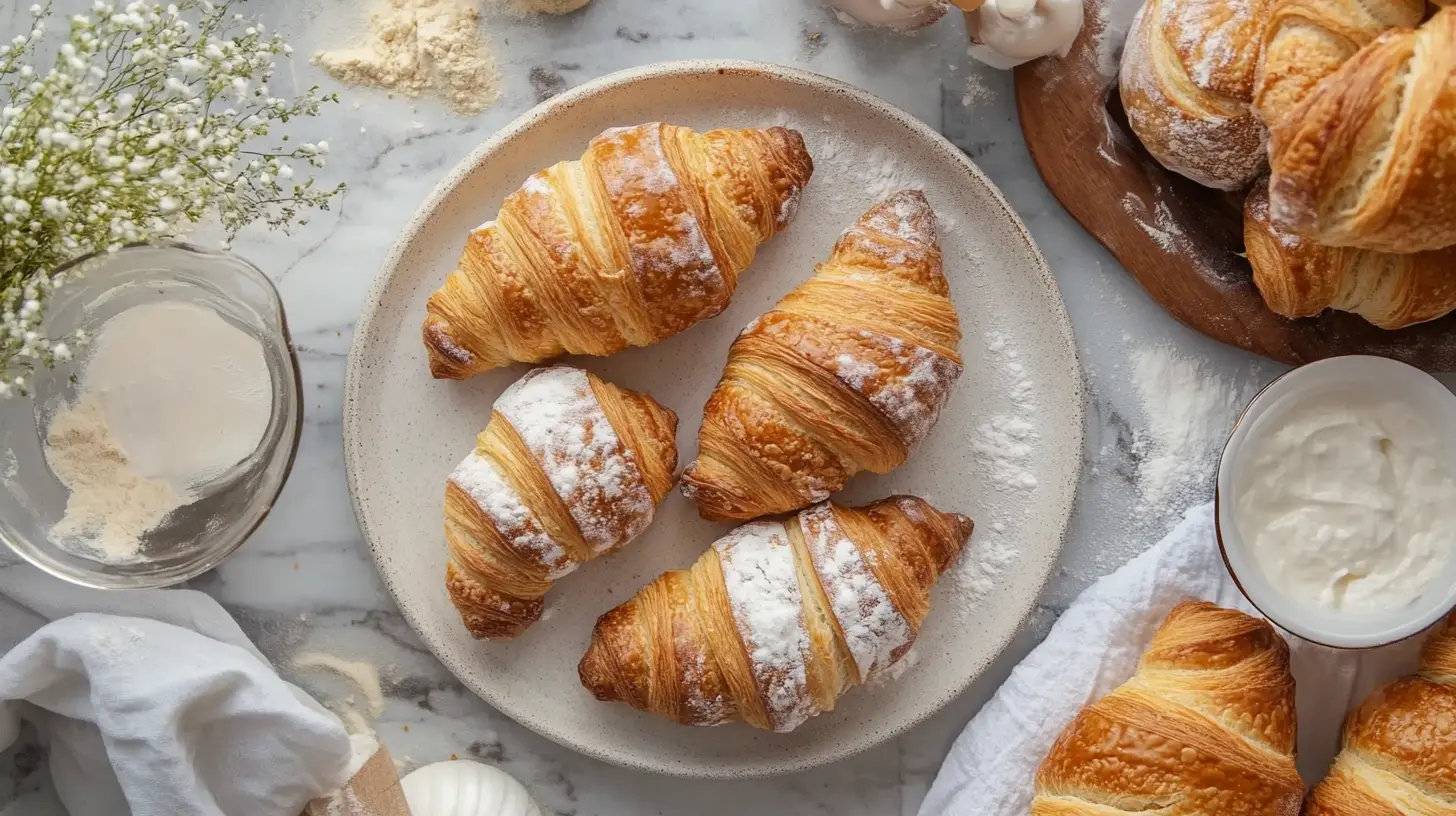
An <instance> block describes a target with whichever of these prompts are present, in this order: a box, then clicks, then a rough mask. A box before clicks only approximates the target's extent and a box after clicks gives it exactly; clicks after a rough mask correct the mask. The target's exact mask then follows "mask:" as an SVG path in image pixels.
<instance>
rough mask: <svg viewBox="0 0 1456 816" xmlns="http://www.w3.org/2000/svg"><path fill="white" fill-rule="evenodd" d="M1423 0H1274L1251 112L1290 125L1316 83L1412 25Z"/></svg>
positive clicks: (1272, 124) (1273, 122)
mask: <svg viewBox="0 0 1456 816" xmlns="http://www.w3.org/2000/svg"><path fill="white" fill-rule="evenodd" d="M1425 13H1426V2H1425V0H1272V4H1271V6H1270V12H1269V22H1268V24H1267V26H1266V27H1265V29H1264V54H1263V57H1262V58H1261V59H1260V61H1259V72H1258V76H1257V78H1256V81H1255V84H1254V109H1255V110H1257V111H1258V113H1259V117H1260V118H1261V119H1263V120H1264V124H1266V125H1268V126H1269V127H1271V128H1273V127H1279V126H1281V125H1284V124H1286V123H1287V122H1288V121H1289V117H1290V115H1291V114H1292V113H1293V112H1294V108H1295V107H1296V106H1297V105H1298V104H1299V103H1300V102H1302V101H1303V100H1304V98H1305V97H1306V96H1308V95H1309V93H1310V91H1312V90H1314V88H1315V86H1316V85H1318V84H1319V82H1320V80H1322V79H1324V78H1325V77H1327V76H1329V75H1330V74H1332V73H1334V72H1335V71H1336V70H1337V69H1338V68H1339V67H1340V66H1341V65H1343V64H1344V63H1345V60H1348V59H1349V58H1350V57H1353V56H1355V53H1356V52H1357V51H1359V50H1360V49H1361V48H1363V47H1365V46H1366V45H1368V44H1369V43H1370V42H1371V41H1372V40H1374V39H1375V38H1376V37H1378V36H1379V35H1380V34H1381V32H1383V31H1385V30H1386V29H1389V28H1393V27H1395V26H1414V25H1418V24H1419V23H1420V22H1421V18H1423V17H1424V16H1425Z"/></svg>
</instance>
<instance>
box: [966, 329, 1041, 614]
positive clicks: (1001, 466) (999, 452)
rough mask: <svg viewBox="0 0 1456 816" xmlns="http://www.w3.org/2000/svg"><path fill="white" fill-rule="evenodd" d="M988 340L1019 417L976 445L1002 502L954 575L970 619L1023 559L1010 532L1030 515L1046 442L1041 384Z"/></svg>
mask: <svg viewBox="0 0 1456 816" xmlns="http://www.w3.org/2000/svg"><path fill="white" fill-rule="evenodd" d="M985 340H986V352H987V355H986V356H987V359H988V361H990V362H991V363H993V364H996V365H999V366H1001V367H1002V368H1003V369H1004V370H1005V372H1006V374H1007V375H1008V376H1009V379H1010V380H1011V387H1010V389H1009V390H1008V392H1007V394H1008V396H1009V397H1010V399H1011V404H1012V406H1013V407H1014V408H1015V412H1014V413H1008V414H998V415H996V416H993V417H991V418H990V419H989V420H987V421H986V422H984V423H982V425H981V427H980V428H979V429H977V434H976V440H975V442H974V443H972V451H973V453H974V454H975V456H976V460H977V462H978V463H979V464H980V465H981V466H982V467H984V468H986V469H987V470H988V471H989V473H990V476H991V480H992V483H993V484H994V485H995V488H996V491H997V493H998V494H1000V495H999V499H1000V500H999V501H998V502H997V503H996V504H994V505H993V506H994V507H996V508H997V510H996V512H995V513H993V515H992V516H991V518H990V519H989V520H985V521H984V522H983V523H980V524H978V525H977V528H976V534H975V537H974V538H972V540H971V543H970V546H969V547H967V550H966V553H965V554H964V555H962V556H961V559H960V562H959V563H958V564H957V565H956V566H955V568H954V569H953V570H952V580H953V581H954V582H955V586H956V589H957V592H958V593H959V594H960V595H961V596H962V597H963V598H967V599H970V602H969V603H962V604H960V605H959V606H958V607H957V608H958V609H959V610H961V613H962V614H963V615H965V614H970V612H971V611H972V610H973V609H974V607H976V606H977V602H978V601H980V600H981V599H983V598H985V597H986V595H987V594H989V593H990V592H991V590H992V589H994V588H995V586H996V582H997V581H998V580H1000V577H1001V576H1002V575H1003V574H1004V573H1005V572H1006V571H1007V570H1008V569H1009V568H1010V567H1011V566H1012V565H1013V564H1015V563H1016V561H1017V560H1018V559H1019V558H1020V557H1021V550H1020V546H1019V543H1018V542H1017V541H1015V540H1013V539H1012V538H1010V537H1008V536H1007V535H1005V533H1006V531H1007V530H1008V529H1010V526H1011V525H1012V523H1013V522H1014V521H1016V520H1017V518H1018V517H1021V516H1024V515H1025V513H1026V511H1027V508H1028V505H1029V499H1030V497H1031V496H1032V495H1033V494H1034V493H1035V491H1036V488H1037V484H1038V482H1037V478H1036V475H1035V474H1033V473H1032V472H1031V470H1030V463H1031V458H1032V455H1033V454H1034V453H1035V451H1036V446H1037V444H1038V443H1039V442H1040V440H1041V435H1040V434H1039V433H1038V432H1037V416H1036V409H1037V401H1036V384H1035V382H1034V381H1033V380H1032V379H1031V376H1030V375H1029V374H1028V372H1027V370H1026V365H1025V363H1024V362H1022V359H1021V355H1020V352H1019V351H1018V350H1017V349H1016V348H1015V346H1014V345H1013V344H1012V343H1011V341H1010V339H1009V338H1007V337H1006V335H1005V334H1004V333H1002V332H998V331H992V332H987V334H986V336H985Z"/></svg>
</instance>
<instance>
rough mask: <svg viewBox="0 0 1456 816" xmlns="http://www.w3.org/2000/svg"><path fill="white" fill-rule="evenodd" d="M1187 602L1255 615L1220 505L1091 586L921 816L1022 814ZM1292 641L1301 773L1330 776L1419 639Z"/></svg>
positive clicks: (965, 748) (952, 761)
mask: <svg viewBox="0 0 1456 816" xmlns="http://www.w3.org/2000/svg"><path fill="white" fill-rule="evenodd" d="M1186 600H1205V601H1213V602H1214V603H1217V604H1219V605H1221V606H1226V607H1232V608H1236V609H1242V610H1244V611H1247V612H1253V611H1254V610H1253V608H1252V607H1251V606H1250V605H1249V604H1248V602H1247V601H1246V600H1245V599H1244V597H1243V595H1241V594H1240V593H1239V591H1238V588H1237V587H1236V586H1234V583H1233V579H1232V578H1231V577H1230V576H1229V574H1228V570H1227V568H1226V567H1225V566H1224V563H1223V558H1222V557H1221V556H1220V554H1219V550H1218V542H1217V539H1216V538H1215V536H1214V530H1213V505H1211V504H1209V505H1204V506H1202V507H1197V508H1194V509H1192V510H1189V511H1188V513H1187V515H1186V516H1185V517H1184V518H1183V521H1182V522H1181V523H1180V524H1179V525H1178V526H1177V527H1176V528H1175V529H1174V530H1173V531H1172V532H1171V533H1169V534H1168V536H1167V537H1166V538H1164V539H1163V540H1162V541H1160V542H1159V543H1158V544H1156V545H1155V546H1154V547H1153V548H1152V549H1150V550H1148V551H1147V552H1145V553H1143V554H1142V555H1140V556H1138V557H1137V558H1134V559H1133V560H1132V561H1129V562H1128V563H1127V564H1126V565H1125V566H1123V567H1122V568H1121V569H1119V570H1118V571H1116V572H1114V573H1113V574H1111V575H1109V576H1107V577H1106V578H1103V579H1102V580H1100V581H1098V582H1097V583H1095V584H1093V585H1092V586H1091V587H1089V588H1088V589H1087V590H1086V591H1085V592H1083V593H1082V595H1081V596H1080V597H1078V598H1077V600H1076V601H1075V602H1074V603H1073V604H1072V605H1071V607H1070V608H1068V609H1067V611H1066V612H1065V613H1063V614H1062V616H1061V618H1060V619H1059V620H1058V621H1057V623H1056V625H1055V626H1054V627H1052V631H1051V633H1050V634H1049V635H1047V639H1046V640H1045V641H1043V642H1042V644H1041V645H1040V646H1038V647H1037V648H1036V649H1035V650H1033V651H1032V652H1031V654H1029V655H1028V656H1027V657H1026V659H1025V660H1023V661H1022V663H1021V665H1019V666H1017V668H1016V669H1015V671H1013V672H1012V674H1011V677H1010V678H1009V679H1007V681H1006V683H1005V684H1004V685H1003V686H1002V687H1001V689H1000V690H999V691H997V692H996V696H995V697H994V698H992V700H991V701H990V702H989V703H987V704H986V705H985V707H983V708H982V709H981V711H980V713H978V714H977V715H976V716H975V718H974V719H972V720H971V723H970V725H968V726H967V727H966V730H965V731H964V732H962V733H961V735H960V737H959V738H957V739H956V741H955V744H954V745H953V746H952V747H951V750H950V755H949V756H948V757H946V760H945V764H943V765H942V766H941V768H940V773H939V774H938V775H937V776H936V778H935V783H934V784H933V785H932V786H931V788H930V794H929V795H928V796H927V797H926V798H925V801H924V802H923V803H922V804H921V806H920V816H953V815H954V816H970V815H971V814H975V816H1025V814H1026V813H1027V811H1028V809H1029V808H1030V806H1031V792H1032V783H1033V779H1034V777H1035V776H1036V769H1037V767H1038V766H1039V765H1040V764H1041V761H1042V758H1043V757H1045V756H1046V754H1047V751H1048V750H1050V749H1051V746H1052V743H1053V742H1055V741H1056V738H1057V735H1058V734H1060V733H1061V731H1062V729H1063V728H1064V727H1065V726H1066V725H1067V723H1069V722H1071V720H1072V718H1073V717H1074V716H1075V715H1076V713H1077V712H1078V711H1079V710H1080V709H1081V708H1082V707H1083V706H1084V705H1086V704H1088V703H1090V702H1092V701H1093V700H1096V699H1097V698H1099V697H1101V696H1103V695H1104V694H1106V693H1107V692H1109V691H1111V690H1112V689H1114V688H1116V687H1117V686H1118V685H1120V684H1122V683H1123V682H1124V681H1126V680H1127V679H1128V678H1129V677H1131V676H1132V674H1133V672H1134V671H1135V670H1136V668H1137V661H1138V658H1139V657H1140V656H1141V654H1142V652H1143V649H1144V648H1146V647H1147V644H1148V642H1149V641H1150V640H1151V639H1152V636H1153V632H1154V631H1155V630H1156V629H1157V627H1158V624H1160V623H1162V620H1163V618H1164V617H1165V616H1166V615H1167V614H1168V612H1169V611H1170V610H1171V609H1172V608H1173V607H1174V606H1176V605H1177V604H1178V603H1180V602H1182V601H1186ZM1286 638H1287V639H1288V640H1289V641H1290V649H1291V653H1292V658H1291V659H1292V668H1293V671H1294V678H1295V686H1296V690H1297V710H1298V718H1299V766H1300V772H1301V774H1303V776H1304V778H1305V781H1306V782H1314V781H1317V780H1318V779H1319V778H1320V777H1321V776H1323V775H1324V773H1325V770H1326V769H1327V768H1328V767H1329V763H1330V760H1331V759H1333V757H1334V755H1335V753H1336V751H1337V750H1338V747H1339V745H1338V743H1339V731H1340V725H1341V723H1342V721H1343V720H1344V716H1345V714H1346V712H1347V711H1348V710H1349V708H1350V706H1351V704H1352V702H1359V701H1360V700H1361V699H1363V698H1364V697H1365V695H1366V694H1368V693H1369V692H1370V691H1371V690H1372V689H1373V688H1374V687H1375V686H1377V685H1379V684H1381V683H1384V682H1385V681H1387V680H1389V679H1391V678H1393V677H1396V676H1399V675H1401V674H1405V673H1408V672H1410V671H1411V670H1412V669H1414V667H1415V663H1416V655H1417V652H1419V650H1420V643H1421V639H1420V638H1412V639H1411V640H1408V641H1406V642H1404V643H1399V644H1396V645H1394V646H1390V647H1387V648H1385V649H1379V650H1372V651H1368V652H1341V651H1337V650H1333V649H1326V648H1324V647H1321V646H1315V645H1313V644H1310V643H1306V642H1304V641H1300V640H1298V639H1296V638H1294V637H1293V636H1289V635H1286Z"/></svg>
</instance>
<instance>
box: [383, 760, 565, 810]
mask: <svg viewBox="0 0 1456 816" xmlns="http://www.w3.org/2000/svg"><path fill="white" fill-rule="evenodd" d="M399 786H400V788H401V789H402V790H403V791H404V798H405V801H407V802H409V806H410V811H411V812H412V813H413V814H414V816H541V808H540V807H538V806H537V805H536V803H535V802H534V801H533V800H532V799H531V794H529V793H527V792H526V788H525V787H524V786H523V785H521V783H520V782H517V781H516V780H515V778H514V777H512V776H511V775H510V774H508V773H506V772H505V771H502V770H500V769H499V768H494V767H492V766H490V765H484V764H481V763H479V762H471V761H469V760H463V759H459V760H450V761H448V762H436V763H434V764H433V765H426V766H425V767H423V768H419V769H418V770H415V771H414V772H412V773H410V774H409V775H408V776H406V777H405V778H404V779H402V780H400V783H399Z"/></svg>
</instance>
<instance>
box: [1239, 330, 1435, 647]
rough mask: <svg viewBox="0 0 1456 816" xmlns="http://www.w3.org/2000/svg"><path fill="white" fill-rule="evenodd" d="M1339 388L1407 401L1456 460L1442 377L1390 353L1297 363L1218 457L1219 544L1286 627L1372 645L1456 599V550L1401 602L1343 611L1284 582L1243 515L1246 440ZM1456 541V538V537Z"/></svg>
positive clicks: (1403, 633) (1244, 585)
mask: <svg viewBox="0 0 1456 816" xmlns="http://www.w3.org/2000/svg"><path fill="white" fill-rule="evenodd" d="M1331 394H1334V395H1340V394H1350V395H1352V396H1357V395H1365V396H1368V395H1370V394H1378V395H1380V396H1382V397H1384V398H1387V399H1391V400H1395V401H1398V402H1401V403H1403V404H1405V405H1407V406H1408V407H1410V408H1411V409H1412V410H1413V411H1415V412H1416V413H1418V414H1419V415H1420V416H1421V417H1422V418H1424V419H1425V420H1426V421H1427V422H1428V423H1429V425H1430V427H1431V430H1432V431H1433V432H1434V433H1435V434H1436V436H1437V438H1438V440H1439V443H1440V445H1441V451H1440V453H1439V455H1440V457H1441V458H1442V459H1443V460H1444V461H1445V462H1447V463H1451V464H1452V465H1456V394H1452V393H1451V391H1450V390H1449V389H1447V388H1446V387H1445V386H1444V385H1442V384H1441V383H1440V382H1438V381H1437V380H1436V379H1435V378H1434V377H1432V376H1431V375H1429V374H1427V373H1425V372H1424V371H1421V370H1420V369H1418V368H1413V367H1411V366H1408V365H1406V364H1405V363H1401V362H1397V361H1395V360H1388V359H1386V358H1384V357H1368V356H1349V357H1333V358H1330V359H1327V360H1320V361H1319V362H1315V363H1310V364H1309V365H1305V366H1302V367H1300V368H1296V369H1294V370H1292V371H1290V372H1288V373H1286V374H1284V375H1283V376H1281V377H1279V378H1278V379H1276V380H1275V381H1274V382H1272V383H1270V384H1269V385H1268V386H1267V387H1266V388H1265V389H1264V390H1263V391H1260V392H1259V393H1258V394H1257V395H1256V396H1255V397H1254V399H1253V401H1251V402H1250V403H1249V406H1248V408H1246V409H1245V410H1244V413H1243V415H1242V416H1240V417H1239V420H1238V423H1237V424H1236V425H1235V426H1234V429H1233V433H1231V434H1230V435H1229V439H1228V443H1227V444H1226V445H1225V446H1224V449H1223V455H1222V457H1221V458H1220V459H1219V464H1218V485H1217V491H1216V493H1215V506H1216V513H1215V519H1216V522H1217V527H1218V538H1219V547H1220V548H1221V549H1222V550H1223V558H1224V562H1225V563H1226V564H1227V565H1228V569H1229V573H1230V574H1231V575H1232V576H1233V578H1234V582H1235V583H1236V584H1238V587H1239V590H1240V591H1241V592H1243V593H1244V597H1246V598H1248V599H1249V602H1250V603H1252V604H1253V605H1254V606H1255V607H1257V608H1258V610H1259V611H1260V612H1262V613H1263V614H1264V616H1265V617H1267V618H1269V620H1271V621H1273V622H1274V623H1275V624H1277V625H1279V626H1280V627H1281V628H1283V629H1285V630H1286V631H1288V632H1290V633H1292V634H1295V635H1298V636H1299V637H1301V638H1304V639H1305V640H1308V641H1312V642H1314V643H1319V644H1323V645H1325V646H1332V647H1335V648H1340V649H1368V648H1373V647H1376V646H1384V645H1387V644H1390V643H1395V642H1396V641H1399V640H1404V639H1405V638H1408V637H1411V636H1412V635H1415V634H1418V633H1420V632H1421V631H1423V630H1425V629H1427V628H1429V627H1430V626H1431V625H1432V624H1434V623H1436V622H1437V621H1439V620H1441V619H1442V618H1443V617H1445V615H1446V614H1447V613H1448V612H1450V611H1451V610H1452V608H1453V607H1456V558H1452V559H1451V560H1450V562H1448V563H1447V564H1446V567H1445V570H1444V571H1443V572H1442V573H1441V574H1440V575H1437V576H1436V577H1435V578H1434V579H1432V580H1431V581H1430V583H1428V584H1427V585H1426V587H1425V588H1424V589H1423V590H1422V592H1421V594H1420V595H1418V596H1417V597H1416V598H1415V599H1413V600H1412V601H1411V602H1410V603H1408V604H1405V605H1403V606H1401V607H1399V608H1397V609H1391V610H1387V611H1382V612H1362V613H1353V612H1342V611H1337V610H1329V609H1322V608H1320V607H1317V606H1315V605H1313V604H1309V603H1305V602H1301V601H1299V600H1298V599H1295V598H1291V597H1289V595H1287V594H1286V593H1284V592H1283V591H1281V590H1280V589H1279V588H1278V587H1276V586H1275V585H1274V584H1273V583H1272V582H1270V580H1269V578H1268V577H1267V576H1266V575H1265V574H1264V570H1263V569H1262V568H1261V567H1260V566H1259V564H1258V563H1257V562H1256V561H1255V559H1254V555H1253V553H1251V552H1250V551H1249V549H1248V546H1247V545H1246V544H1245V541H1244V538H1243V536H1242V535H1241V534H1240V531H1239V527H1238V524H1237V522H1236V520H1235V507H1236V505H1237V503H1238V499H1239V492H1238V490H1239V485H1240V483H1241V478H1240V477H1241V475H1242V470H1241V468H1242V467H1243V466H1244V464H1245V461H1244V459H1243V455H1244V454H1245V453H1247V451H1248V448H1247V446H1246V445H1245V441H1246V440H1247V439H1248V438H1249V437H1250V435H1251V434H1255V433H1260V432H1262V431H1264V430H1265V424H1266V423H1278V422H1279V421H1280V419H1281V417H1282V415H1284V414H1285V413H1286V412H1287V411H1288V410H1289V409H1290V408H1292V407H1294V406H1297V405H1300V404H1304V403H1306V402H1307V401H1309V400H1317V399H1327V398H1328V397H1329V396H1330V395H1331ZM1451 546H1452V547H1456V541H1453V542H1451Z"/></svg>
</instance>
